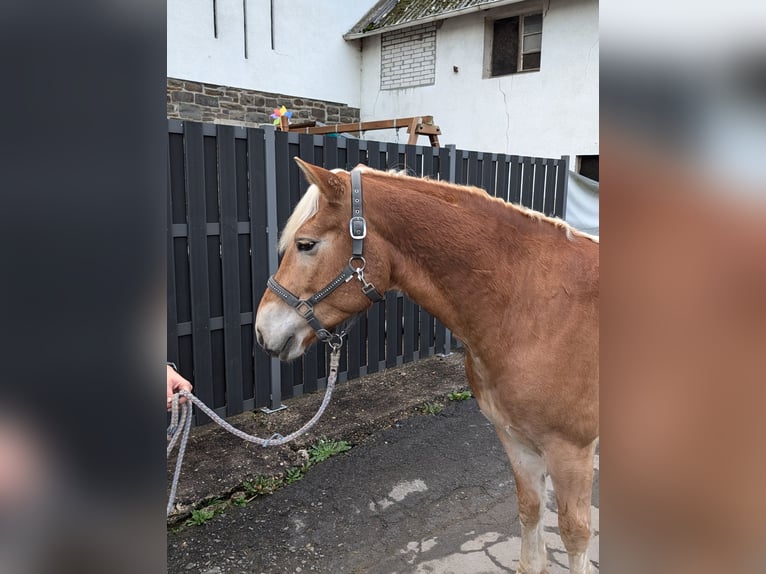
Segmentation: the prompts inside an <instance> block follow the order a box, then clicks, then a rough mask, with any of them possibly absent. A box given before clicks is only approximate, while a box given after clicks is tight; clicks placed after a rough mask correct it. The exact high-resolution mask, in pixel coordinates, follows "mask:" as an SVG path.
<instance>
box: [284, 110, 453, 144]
mask: <svg viewBox="0 0 766 574" xmlns="http://www.w3.org/2000/svg"><path fill="white" fill-rule="evenodd" d="M399 128H406V129H407V133H409V134H410V137H409V141H408V142H407V143H409V144H415V143H417V139H418V136H419V135H427V136H428V139H429V140H430V142H431V145H432V146H434V147H439V138H438V137H436V136H438V135H441V130H440V129H439V126H437V125H434V117H433V116H410V117H406V118H394V119H391V120H374V121H367V122H356V123H348V124H330V125H326V126H307V125H306V124H305V123H302V124H296V125H286V122H282V124H281V125H280V129H282V130H283V131H295V132H301V133H306V134H317V135H322V134H341V133H352V132H353V133H360V132H366V131H373V130H389V129H399Z"/></svg>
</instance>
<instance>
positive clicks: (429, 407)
mask: <svg viewBox="0 0 766 574" xmlns="http://www.w3.org/2000/svg"><path fill="white" fill-rule="evenodd" d="M420 410H421V411H422V412H423V413H425V414H427V415H438V414H439V413H440V412H442V411H443V410H444V405H440V404H439V403H423V404H422V405H420Z"/></svg>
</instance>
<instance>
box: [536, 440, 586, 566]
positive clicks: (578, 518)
mask: <svg viewBox="0 0 766 574" xmlns="http://www.w3.org/2000/svg"><path fill="white" fill-rule="evenodd" d="M595 451H596V441H593V442H592V443H591V444H589V445H588V446H586V447H580V446H577V445H574V444H571V443H568V442H565V441H558V442H554V443H553V444H550V445H546V449H545V454H546V458H547V460H548V469H549V470H550V474H551V481H552V482H553V491H554V492H555V493H556V502H557V504H558V508H559V531H560V532H561V539H562V540H563V541H564V547H565V548H566V549H567V554H568V555H569V571H570V572H571V574H590V573H591V572H592V571H593V569H592V567H591V564H590V560H589V558H588V546H589V545H590V539H591V529H590V508H591V495H592V492H593V455H594V453H595Z"/></svg>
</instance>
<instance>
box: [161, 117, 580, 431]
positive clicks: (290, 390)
mask: <svg viewBox="0 0 766 574" xmlns="http://www.w3.org/2000/svg"><path fill="white" fill-rule="evenodd" d="M168 136H169V142H168V168H169V169H168V174H169V178H168V198H167V199H168V226H167V234H168V235H167V238H168V242H167V247H168V254H167V263H168V276H167V293H168V301H167V312H168V317H167V325H168V360H169V361H173V362H175V363H176V364H177V365H178V366H179V370H180V371H181V373H182V374H183V375H184V376H185V377H187V378H188V379H190V380H192V382H193V383H194V392H195V394H196V395H197V396H199V398H200V399H202V400H203V401H204V402H205V403H207V404H208V405H210V406H211V407H212V408H214V409H215V410H216V412H217V413H219V414H221V415H223V416H229V415H234V414H238V413H241V412H244V411H247V410H253V409H255V408H258V407H267V408H277V407H279V406H280V405H281V402H282V399H283V398H285V397H291V396H296V395H299V394H301V393H305V392H311V391H315V390H318V389H322V388H324V387H325V385H326V366H327V360H328V356H327V354H326V350H325V348H324V346H321V347H317V346H316V345H315V346H314V347H312V348H311V349H310V350H309V351H308V353H307V354H306V355H305V356H304V357H303V358H302V359H301V360H298V361H295V362H293V363H291V364H284V363H280V362H279V361H278V360H277V359H272V358H270V357H268V356H267V355H266V354H264V353H262V352H260V350H258V349H256V348H254V344H253V324H254V322H255V310H256V308H257V306H258V301H259V300H260V298H261V295H262V294H263V291H264V289H265V285H266V280H267V278H268V277H269V275H270V274H271V273H273V272H275V271H276V266H277V263H278V262H277V258H276V253H275V248H274V246H275V245H276V237H277V233H278V230H279V229H281V228H282V227H283V226H284V224H285V222H286V221H287V218H288V216H289V215H290V213H291V211H292V209H293V207H294V206H295V204H296V203H297V202H298V200H299V199H300V197H301V194H302V193H303V192H304V191H305V189H306V187H307V184H306V183H305V181H304V180H303V177H302V176H301V174H300V173H299V170H298V166H297V165H296V163H295V162H294V161H292V158H293V157H295V156H299V157H301V158H302V159H304V160H306V161H308V162H310V163H314V164H316V165H321V166H324V167H326V168H328V169H331V168H336V167H341V168H346V169H350V168H352V167H354V166H355V165H357V164H359V163H364V164H367V165H369V166H370V167H374V168H378V169H391V168H397V169H406V170H407V171H408V172H409V173H410V174H411V175H419V176H429V177H431V178H433V179H442V180H447V181H451V182H454V183H461V184H469V185H475V186H477V187H481V188H483V189H485V190H486V191H487V192H488V193H490V194H491V195H495V196H498V197H502V198H503V199H505V200H507V201H512V202H515V203H521V204H523V205H525V206H527V207H531V208H533V209H537V210H539V211H542V212H544V213H546V214H548V215H555V216H559V217H563V215H564V206H565V198H566V191H567V167H568V166H567V161H566V159H565V158H561V159H544V158H531V157H521V156H514V155H503V154H494V153H487V152H475V151H464V150H457V149H455V148H454V147H448V148H431V147H422V146H408V145H402V144H397V143H382V142H375V141H365V140H356V139H350V138H335V137H323V136H314V135H308V134H298V133H295V132H279V131H274V130H273V129H269V128H266V129H254V128H240V127H233V126H222V125H211V124H200V123H195V122H180V121H178V120H169V129H168ZM269 222H271V223H272V225H271V228H270V227H269V225H268V223H269ZM274 222H276V228H274ZM386 325H388V326H389V329H386ZM394 325H396V326H400V328H390V327H391V326H394ZM452 344H453V343H452V341H451V337H450V333H449V331H448V330H446V329H445V328H444V326H443V325H442V324H441V323H440V322H439V321H437V320H435V319H434V318H433V317H432V316H430V315H429V314H428V313H426V312H425V311H424V310H422V309H420V307H419V306H418V305H417V304H415V303H414V302H413V301H411V300H410V299H409V298H407V297H404V296H402V295H401V294H400V293H387V294H386V298H385V302H381V303H378V304H377V305H375V306H373V308H372V309H370V310H369V311H368V313H367V315H366V317H363V318H362V319H361V320H360V321H359V322H358V323H357V324H356V326H355V327H354V329H353V330H352V331H351V333H350V334H349V337H348V342H347V344H346V345H345V346H344V350H343V353H342V360H341V369H340V373H339V377H338V379H339V381H344V380H347V379H353V378H357V377H359V376H362V375H364V374H367V373H373V372H376V371H379V370H381V369H384V368H386V367H391V366H395V365H399V364H402V363H406V362H409V361H413V360H415V359H418V358H421V357H426V356H430V355H433V354H435V353H449V351H450V348H451V345H452ZM196 416H197V420H196V421H195V422H196V423H197V424H202V423H205V422H208V420H209V419H208V418H207V417H206V416H205V415H204V414H201V413H198V414H197V415H196Z"/></svg>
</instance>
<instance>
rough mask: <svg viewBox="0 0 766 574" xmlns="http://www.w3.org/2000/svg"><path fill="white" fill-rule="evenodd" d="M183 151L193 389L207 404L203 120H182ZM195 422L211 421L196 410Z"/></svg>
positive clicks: (210, 387)
mask: <svg viewBox="0 0 766 574" xmlns="http://www.w3.org/2000/svg"><path fill="white" fill-rule="evenodd" d="M184 155H185V160H186V161H185V164H186V165H185V167H186V169H185V174H184V175H185V179H186V192H187V194H188V195H187V198H188V199H187V204H188V209H189V223H188V225H189V275H190V281H189V283H190V289H191V302H192V305H191V312H192V352H193V358H194V377H193V381H194V393H195V394H196V395H197V396H198V397H199V398H200V400H202V401H203V402H205V403H206V404H208V405H212V404H213V401H214V389H213V363H212V346H211V343H210V295H209V289H208V276H207V270H208V253H207V216H206V209H205V165H204V161H205V160H204V149H203V141H202V124H196V123H193V122H184ZM196 422H197V424H205V423H208V422H210V419H209V418H208V416H207V415H206V414H204V413H202V412H197V415H196Z"/></svg>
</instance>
